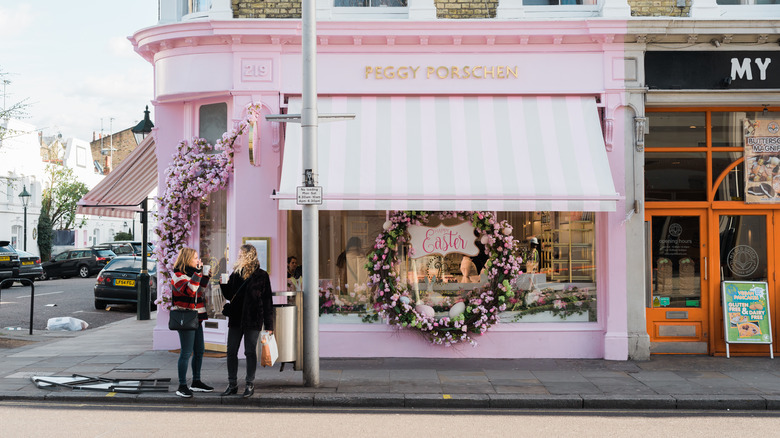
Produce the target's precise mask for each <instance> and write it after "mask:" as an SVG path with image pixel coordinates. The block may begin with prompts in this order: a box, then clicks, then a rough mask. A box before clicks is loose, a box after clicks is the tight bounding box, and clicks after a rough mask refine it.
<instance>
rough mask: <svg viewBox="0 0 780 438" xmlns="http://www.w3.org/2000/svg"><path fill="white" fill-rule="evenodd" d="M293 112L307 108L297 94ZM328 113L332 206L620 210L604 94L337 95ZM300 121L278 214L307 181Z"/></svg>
mask: <svg viewBox="0 0 780 438" xmlns="http://www.w3.org/2000/svg"><path fill="white" fill-rule="evenodd" d="M288 104H289V105H288V114H298V113H300V111H301V99H300V98H290V99H289V102H288ZM317 104H318V111H319V113H320V114H329V113H330V114H333V113H353V114H356V116H357V117H356V119H355V120H354V121H337V122H330V123H320V124H319V136H318V157H319V161H318V165H319V169H318V171H319V175H318V184H317V185H320V186H322V190H323V204H322V205H321V207H320V208H322V209H326V210H431V211H443V210H462V211H475V210H489V211H614V210H615V208H616V201H617V200H618V199H619V195H618V194H617V193H616V191H615V186H614V184H613V182H612V173H611V171H610V167H609V162H608V160H607V152H606V148H605V146H604V138H603V136H602V131H601V124H600V121H599V115H598V111H597V108H596V101H595V99H594V98H593V97H581V96H354V97H352V96H334V97H320V98H319V99H318V101H317ZM301 160H302V145H301V126H300V124H298V123H288V124H287V130H286V140H285V148H284V160H283V165H282V176H281V181H280V185H279V190H278V192H277V194H276V195H275V198H277V199H279V208H281V209H284V210H291V209H296V208H299V207H300V206H298V205H296V187H297V186H301V185H302V173H303V170H302V166H301V162H302V161H301Z"/></svg>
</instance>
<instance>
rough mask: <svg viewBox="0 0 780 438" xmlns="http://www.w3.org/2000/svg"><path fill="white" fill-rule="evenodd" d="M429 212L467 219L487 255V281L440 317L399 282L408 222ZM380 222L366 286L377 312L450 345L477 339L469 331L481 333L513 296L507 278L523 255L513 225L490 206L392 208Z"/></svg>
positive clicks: (517, 270)
mask: <svg viewBox="0 0 780 438" xmlns="http://www.w3.org/2000/svg"><path fill="white" fill-rule="evenodd" d="M432 215H438V217H439V218H441V219H442V220H443V219H449V218H457V219H460V220H463V221H471V223H472V225H474V228H475V229H476V230H477V232H478V234H479V236H478V238H479V240H480V242H481V243H482V244H483V245H484V251H485V254H487V255H488V257H489V258H488V260H487V262H486V263H485V269H486V271H487V277H488V282H487V285H485V286H483V287H479V288H476V289H474V290H472V291H471V292H469V293H468V295H467V296H466V297H465V298H464V301H463V303H456V304H455V305H454V306H453V308H452V309H451V310H450V315H449V316H443V317H441V318H436V316H435V314H433V312H431V311H430V310H429V309H427V306H420V305H416V304H417V303H415V302H414V297H413V296H412V291H411V290H410V289H409V287H408V286H407V285H406V284H401V282H400V279H399V275H398V267H399V263H400V262H399V260H398V254H399V250H400V249H401V248H402V247H403V243H405V242H406V240H407V239H408V233H407V228H408V226H409V225H422V224H425V223H427V222H428V219H429V218H430V217H431V216H432ZM383 228H384V232H383V233H381V234H380V235H379V236H377V238H376V242H375V244H374V249H373V250H372V252H371V253H370V254H369V255H368V263H367V264H366V269H367V270H368V273H369V286H371V287H373V288H375V289H374V290H375V295H376V306H377V309H378V311H379V312H380V315H381V316H382V317H384V318H386V319H387V320H388V322H389V323H390V324H393V325H395V326H396V327H397V328H399V329H400V328H404V327H405V328H410V329H415V330H418V331H419V332H420V333H422V334H423V336H425V337H426V338H427V339H428V340H430V341H431V342H432V343H434V344H438V345H444V346H447V347H449V346H451V345H454V344H457V343H459V342H469V343H470V344H471V345H476V341H475V340H474V339H473V335H475V334H480V335H481V334H484V333H485V332H487V331H488V329H489V328H490V327H491V326H492V325H493V324H495V323H497V322H498V319H499V317H498V313H499V312H502V311H504V310H506V308H507V303H508V300H509V299H510V298H513V297H514V292H513V291H512V286H511V284H512V282H513V280H514V279H515V277H517V276H518V275H519V274H520V273H521V272H520V263H521V262H522V259H521V258H520V257H519V256H517V253H518V244H517V241H516V240H515V238H514V237H513V236H512V227H511V225H509V223H508V222H506V221H498V220H496V218H495V216H494V215H493V214H492V213H490V212H452V211H450V212H439V213H433V212H424V211H395V212H392V213H391V214H390V219H389V220H388V221H386V222H385V224H384V226H383ZM456 306H458V307H456ZM459 311H462V312H459ZM456 313H457V314H456Z"/></svg>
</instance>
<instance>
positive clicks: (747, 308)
mask: <svg viewBox="0 0 780 438" xmlns="http://www.w3.org/2000/svg"><path fill="white" fill-rule="evenodd" d="M767 291H768V286H767V283H766V282H754V281H724V282H723V284H722V293H723V313H724V321H725V324H723V325H724V327H725V328H726V333H725V336H726V342H727V343H732V344H735V343H736V344H738V343H750V344H771V343H772V326H771V323H770V320H769V305H768V302H769V297H768V293H767Z"/></svg>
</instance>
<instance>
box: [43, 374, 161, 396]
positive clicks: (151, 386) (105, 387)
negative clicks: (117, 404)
mask: <svg viewBox="0 0 780 438" xmlns="http://www.w3.org/2000/svg"><path fill="white" fill-rule="evenodd" d="M30 380H32V382H33V383H34V384H35V386H37V387H38V388H41V389H59V388H70V389H74V390H87V391H106V392H121V393H126V394H140V393H142V392H168V385H169V383H170V381H171V379H169V378H164V379H107V378H104V377H90V376H83V375H81V374H73V375H71V376H32V377H30Z"/></svg>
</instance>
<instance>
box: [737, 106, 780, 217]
mask: <svg viewBox="0 0 780 438" xmlns="http://www.w3.org/2000/svg"><path fill="white" fill-rule="evenodd" d="M743 128H744V133H745V154H744V155H745V203H747V204H775V203H778V202H780V120H768V119H758V120H748V119H745V120H744V122H743Z"/></svg>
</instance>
